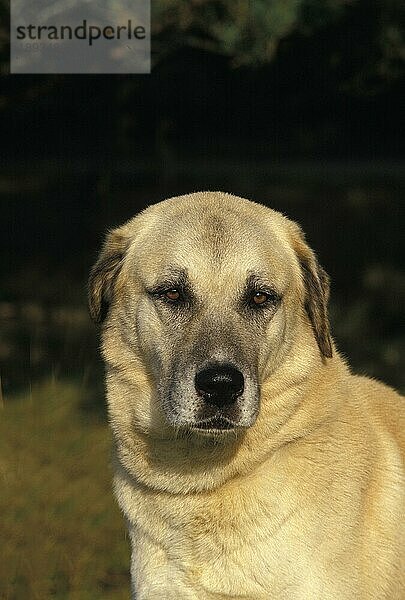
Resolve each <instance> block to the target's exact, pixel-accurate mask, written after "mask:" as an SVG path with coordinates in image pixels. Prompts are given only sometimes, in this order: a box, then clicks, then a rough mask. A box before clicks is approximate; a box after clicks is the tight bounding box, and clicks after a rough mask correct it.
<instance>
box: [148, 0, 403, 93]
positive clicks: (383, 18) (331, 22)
mask: <svg viewBox="0 0 405 600" xmlns="http://www.w3.org/2000/svg"><path fill="white" fill-rule="evenodd" d="M152 10H153V12H152V25H153V33H154V40H155V46H154V49H155V56H156V58H157V60H160V59H161V56H162V55H165V54H167V53H170V52H173V51H174V50H175V49H176V48H179V47H182V46H192V47H197V48H202V49H204V50H208V51H212V52H215V53H218V54H224V55H226V56H228V57H230V59H231V63H232V64H233V65H234V66H240V65H260V64H263V63H266V62H269V61H271V60H272V59H274V57H275V54H276V51H277V49H278V48H279V46H280V44H281V43H282V42H283V41H286V40H287V39H289V38H290V39H291V38H292V37H293V36H294V35H295V36H304V37H310V36H311V35H313V34H314V33H315V32H317V31H318V30H325V29H328V28H329V29H328V30H329V31H331V32H333V31H334V28H335V30H336V29H337V30H338V31H339V28H340V29H341V32H342V35H343V37H344V38H345V42H346V45H347V46H348V47H346V48H344V47H340V48H339V47H336V48H335V51H334V52H333V55H332V56H331V63H332V64H331V66H332V67H333V66H336V65H337V64H338V63H339V62H341V61H342V60H344V58H345V56H344V55H345V54H346V53H347V51H349V52H350V53H353V54H354V56H353V58H354V59H355V63H357V60H356V55H357V58H360V61H359V62H358V64H357V72H356V73H355V74H354V78H353V81H352V82H351V83H352V84H353V85H355V86H356V87H357V89H358V90H359V89H362V88H363V87H367V86H366V82H368V84H369V85H370V84H371V82H372V80H373V79H377V80H381V81H383V80H387V79H388V80H390V79H392V78H396V77H397V76H399V74H400V73H401V70H402V69H401V64H402V63H403V61H404V59H405V38H404V31H405V29H404V27H405V4H404V2H402V0H383V1H380V0H326V1H325V0H270V1H269V0H255V1H254V2H246V0H193V1H191V2H190V1H189V0H155V1H153V2H152ZM359 17H361V18H359ZM353 24H354V27H353ZM365 37H366V40H365V39H364V38H365ZM362 41H363V42H364V41H366V46H365V45H364V44H363V46H364V50H365V53H364V54H363V56H359V52H358V50H357V48H358V46H359V45H361V42H362ZM402 66H403V65H402Z"/></svg>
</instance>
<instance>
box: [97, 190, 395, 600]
mask: <svg viewBox="0 0 405 600" xmlns="http://www.w3.org/2000/svg"><path fill="white" fill-rule="evenodd" d="M328 296H329V282H328V276H327V274H326V273H325V271H324V270H323V269H322V268H321V267H320V266H319V264H318V261H317V258H316V256H315V254H314V252H313V251H312V250H311V249H310V248H309V246H308V245H307V243H306V241H305V238H304V234H303V233H302V231H301V229H300V227H299V226H298V225H297V224H296V223H294V222H293V221H290V220H289V219H287V218H286V217H285V216H283V215H281V214H280V213H278V212H275V211H273V210H271V209H269V208H267V207H265V206H262V205H260V204H257V203H254V202H251V201H249V200H245V199H242V198H238V197H235V196H233V195H230V194H227V193H222V192H200V193H194V194H189V195H185V196H179V197H176V198H171V199H168V200H165V201H163V202H160V203H158V204H155V205H152V206H150V207H148V208H147V209H145V210H144V211H143V212H141V213H140V214H139V215H137V216H135V218H133V219H132V220H130V221H129V222H127V223H126V224H124V225H123V226H122V227H119V228H118V229H115V230H114V231H112V232H110V233H109V234H108V235H107V238H106V241H105V244H104V247H103V248H102V250H101V254H100V256H99V259H98V261H97V263H96V264H95V266H94V267H93V269H92V272H91V276H90V281H89V303H90V312H91V315H92V317H93V319H94V320H95V321H96V322H97V323H102V354H103V357H104V361H105V366H106V387H107V400H108V411H109V420H110V423H111V427H112V431H113V439H114V464H115V477H114V489H115V494H116V498H117V500H118V503H119V505H120V507H121V509H122V511H123V513H124V515H125V518H126V521H127V524H128V529H129V537H130V541H131V550H132V553H131V582H132V584H131V590H132V598H136V599H137V600H163V599H165V600H171V599H172V600H174V599H176V600H179V599H181V600H188V599H190V600H191V599H193V600H194V599H195V600H197V599H198V600H214V599H215V600H219V599H231V598H232V599H242V598H243V599H245V600H262V599H263V600H269V599H273V598H274V599H277V600H309V599H311V600H319V599H322V600H354V599H356V600H362V599H364V600H377V599H378V600H383V599H386V600H403V599H404V598H405V467H404V461H405V456H404V455H405V427H404V425H405V404H404V399H403V398H402V397H401V396H400V395H399V394H397V393H396V392H395V391H394V390H392V389H391V388H389V387H387V386H386V385H383V384H382V383H379V382H377V381H374V380H372V379H368V378H366V377H360V376H356V375H353V374H352V373H351V372H350V370H349V367H348V366H347V364H346V362H345V360H344V359H343V358H342V357H341V356H340V355H339V353H338V351H337V350H336V347H335V344H334V342H333V340H332V338H331V334H330V331H329V322H328V312H327V303H328ZM363 343H367V340H363Z"/></svg>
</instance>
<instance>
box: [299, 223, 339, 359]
mask: <svg viewBox="0 0 405 600" xmlns="http://www.w3.org/2000/svg"><path fill="white" fill-rule="evenodd" d="M296 228H297V229H296V232H297V230H298V232H299V235H298V238H297V237H296V236H294V237H295V240H294V244H293V245H294V248H295V251H296V253H297V256H298V260H299V262H300V266H301V272H302V278H303V282H304V286H305V310H306V312H307V314H308V317H309V319H310V321H311V325H312V329H313V332H314V335H315V339H316V341H317V344H318V347H319V350H320V352H321V354H322V356H324V357H326V358H331V357H332V340H331V336H330V329H329V318H328V300H329V276H328V274H327V273H326V272H325V271H324V270H323V268H322V267H321V266H320V265H319V263H318V261H317V258H316V256H315V254H314V252H313V251H312V250H311V249H310V248H309V246H308V245H307V244H306V242H305V236H304V234H303V233H302V231H301V229H300V228H299V227H298V226H296Z"/></svg>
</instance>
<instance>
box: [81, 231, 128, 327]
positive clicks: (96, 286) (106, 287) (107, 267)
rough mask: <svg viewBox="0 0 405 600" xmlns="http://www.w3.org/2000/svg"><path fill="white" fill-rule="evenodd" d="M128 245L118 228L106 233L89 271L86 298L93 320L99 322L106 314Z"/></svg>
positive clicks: (125, 237)
mask: <svg viewBox="0 0 405 600" xmlns="http://www.w3.org/2000/svg"><path fill="white" fill-rule="evenodd" d="M128 245H129V240H128V237H127V236H126V235H124V233H122V232H120V230H116V231H112V232H111V233H109V234H108V235H107V238H106V241H105V243H104V246H103V248H102V250H101V252H100V255H99V257H98V260H97V262H96V264H95V265H94V267H93V268H92V270H91V272H90V278H89V284H88V299H89V309H90V315H91V318H92V319H93V321H95V322H96V323H101V322H102V321H103V320H104V319H105V317H106V316H107V312H108V308H109V306H110V303H111V300H112V298H113V293H114V286H115V281H116V279H117V276H118V273H119V272H120V269H121V266H122V262H123V259H124V256H125V253H126V251H127V248H128Z"/></svg>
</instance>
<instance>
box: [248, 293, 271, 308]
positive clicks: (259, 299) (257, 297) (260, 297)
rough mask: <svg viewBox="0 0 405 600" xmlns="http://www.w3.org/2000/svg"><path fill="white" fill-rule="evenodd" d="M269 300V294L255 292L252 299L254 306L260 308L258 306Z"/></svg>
mask: <svg viewBox="0 0 405 600" xmlns="http://www.w3.org/2000/svg"><path fill="white" fill-rule="evenodd" d="M268 299H269V294H266V292H256V293H255V294H254V296H253V298H252V300H253V302H254V304H256V305H257V306H260V304H264V303H265V302H267V300H268Z"/></svg>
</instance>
